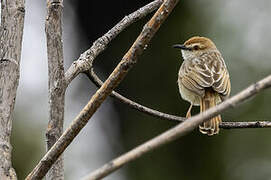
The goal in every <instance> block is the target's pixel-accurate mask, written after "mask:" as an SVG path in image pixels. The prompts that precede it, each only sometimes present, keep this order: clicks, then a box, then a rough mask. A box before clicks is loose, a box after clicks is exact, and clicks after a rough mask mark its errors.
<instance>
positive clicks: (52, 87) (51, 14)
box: [45, 0, 66, 180]
mask: <svg viewBox="0 0 271 180" xmlns="http://www.w3.org/2000/svg"><path fill="white" fill-rule="evenodd" d="M62 12H63V1H62V0H47V17H46V21H45V31H46V41H47V57H48V76H49V87H48V92H49V113H50V115H49V122H48V127H47V130H46V146H47V151H48V150H49V149H50V148H51V147H52V146H53V145H54V144H55V142H56V141H57V139H58V138H59V137H60V136H61V134H62V132H63V121H64V102H65V89H66V84H65V76H64V65H63V62H64V56H63V43H62V16H63V15H62V14H63V13H62ZM47 179H48V180H54V179H57V180H60V179H64V163H63V157H62V156H61V157H59V158H58V160H57V161H56V163H55V164H54V165H53V166H52V168H51V169H50V171H49V172H48V174H47Z"/></svg>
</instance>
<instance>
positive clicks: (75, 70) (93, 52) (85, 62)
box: [65, 0, 163, 86]
mask: <svg viewBox="0 0 271 180" xmlns="http://www.w3.org/2000/svg"><path fill="white" fill-rule="evenodd" d="M162 2H163V0H155V1H153V2H151V3H149V4H147V5H145V6H144V7H142V8H140V9H138V10H137V11H135V12H133V13H131V14H129V15H128V16H125V17H124V18H123V19H122V20H121V21H120V22H119V23H118V24H116V25H115V26H114V27H113V28H112V29H110V30H109V31H108V32H107V33H106V34H104V35H103V36H102V37H100V38H99V39H97V40H96V41H95V42H94V43H93V45H92V46H91V47H90V48H89V49H88V50H87V51H85V52H84V53H83V54H81V56H80V57H79V59H78V60H76V61H74V62H73V63H72V65H71V66H70V67H69V69H68V70H67V71H66V73H65V80H66V84H67V86H68V85H69V84H70V82H71V81H72V80H73V79H74V78H75V77H76V76H77V75H78V74H79V73H81V72H85V71H87V70H89V69H90V68H91V67H92V62H93V60H94V59H95V58H96V57H97V56H98V55H99V54H100V53H101V52H103V51H104V50H105V49H106V47H107V45H108V44H109V43H110V42H111V41H112V40H113V39H114V38H115V37H117V35H118V34H119V33H121V32H122V31H123V30H124V29H125V28H127V27H128V26H129V25H131V24H133V23H134V22H136V21H138V20H139V19H141V18H143V17H145V16H146V15H147V14H149V13H151V12H152V11H154V10H156V9H157V8H158V7H159V6H160V5H161V4H162Z"/></svg>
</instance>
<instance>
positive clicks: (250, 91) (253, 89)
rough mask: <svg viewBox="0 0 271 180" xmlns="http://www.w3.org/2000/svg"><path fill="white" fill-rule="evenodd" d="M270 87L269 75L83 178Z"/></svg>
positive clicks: (170, 138) (90, 178) (106, 171)
mask: <svg viewBox="0 0 271 180" xmlns="http://www.w3.org/2000/svg"><path fill="white" fill-rule="evenodd" d="M270 87H271V75H269V76H267V77H266V78H264V79H262V80H261V81H259V82H257V83H255V84H253V85H251V86H249V87H248V88H246V89H245V90H243V91H241V92H240V93H238V94H236V95H235V96H233V97H231V98H229V99H228V100H226V101H224V102H222V103H221V104H219V105H217V106H216V107H213V108H210V109H208V110H207V111H205V112H203V113H201V114H198V115H196V116H193V117H191V118H189V119H188V120H187V121H184V122H183V123H181V124H179V125H177V126H175V127H174V128H171V129H169V130H168V131H166V132H164V133H163V134H161V135H159V136H157V137H155V138H153V139H151V140H149V141H147V142H145V143H144V144H142V145H140V146H138V147H136V148H134V149H133V150H131V151H129V152H127V153H125V154H123V155H122V156H120V157H118V158H116V159H114V160H112V161H110V162H109V163H107V164H105V165H103V166H102V167H101V168H99V169H97V170H95V171H93V172H92V173H90V174H89V175H88V176H86V177H85V178H84V180H94V179H101V178H103V177H105V176H107V175H108V174H110V173H112V172H113V171H115V170H117V169H119V168H120V167H122V166H123V165H124V164H126V163H128V162H130V161H132V160H135V159H137V158H139V157H141V156H142V155H144V154H146V153H147V152H150V151H152V150H154V149H157V148H158V147H160V146H162V145H165V144H167V143H170V142H172V141H174V140H176V139H177V138H179V137H181V136H184V135H185V134H187V133H188V132H190V131H192V130H193V129H195V128H197V127H198V125H199V124H201V123H202V122H204V121H206V120H208V119H210V118H211V117H214V116H215V115H217V114H219V113H221V112H222V111H224V110H226V109H228V108H230V107H235V106H236V105H238V104H240V103H242V102H244V101H245V100H247V99H249V98H250V97H252V96H254V95H256V94H257V93H259V92H260V91H262V90H264V89H266V88H270Z"/></svg>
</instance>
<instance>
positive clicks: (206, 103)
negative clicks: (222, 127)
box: [199, 90, 222, 136]
mask: <svg viewBox="0 0 271 180" xmlns="http://www.w3.org/2000/svg"><path fill="white" fill-rule="evenodd" d="M217 96H219V95H218V94H217V93H215V92H214V91H210V90H207V91H206V92H205V96H204V97H203V98H202V99H201V101H200V112H203V111H206V110H207V109H209V108H211V107H214V106H216V102H217V98H219V97H217ZM221 122H222V120H221V116H220V115H217V116H215V117H213V118H212V119H210V120H208V121H205V122H204V123H202V124H201V125H200V126H199V131H200V132H201V133H202V134H207V135H208V136H212V135H215V134H218V133H219V124H220V123H221Z"/></svg>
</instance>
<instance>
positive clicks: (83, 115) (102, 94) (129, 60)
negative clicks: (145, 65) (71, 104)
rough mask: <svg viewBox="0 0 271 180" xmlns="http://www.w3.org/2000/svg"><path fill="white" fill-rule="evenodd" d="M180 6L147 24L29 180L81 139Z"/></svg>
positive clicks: (170, 0) (168, 0)
mask: <svg viewBox="0 0 271 180" xmlns="http://www.w3.org/2000/svg"><path fill="white" fill-rule="evenodd" d="M177 2H178V1H177V0H165V1H164V2H163V4H162V5H161V6H160V8H159V9H158V10H157V11H156V13H155V14H154V15H153V17H152V18H151V20H150V21H149V22H148V23H147V24H145V26H144V28H143V30H142V31H141V33H140V35H139V36H138V38H137V39H136V41H135V42H134V44H133V45H132V47H131V48H130V49H129V51H128V52H127V53H126V54H125V55H124V57H123V58H122V60H121V61H120V63H119V64H118V66H117V67H116V68H115V69H114V71H113V72H112V73H111V75H110V76H109V77H108V79H107V80H106V81H105V83H104V84H103V85H102V87H101V88H100V89H99V90H98V91H97V92H96V93H95V94H94V95H93V96H92V98H91V99H90V101H89V102H88V104H87V105H86V106H85V107H84V109H83V110H82V111H81V112H80V113H79V115H78V116H77V117H76V118H75V119H74V120H73V122H72V123H71V125H70V126H69V127H68V128H67V129H66V130H65V132H64V133H63V134H62V135H61V137H60V138H59V139H58V140H57V142H56V143H55V144H54V145H53V147H52V148H51V149H50V150H49V151H48V152H47V153H46V154H45V156H44V157H43V158H42V159H41V161H40V162H39V163H38V165H37V166H36V167H35V168H34V169H33V171H32V172H31V173H30V174H29V175H28V176H27V178H26V179H28V180H29V179H41V178H42V177H44V175H45V174H46V173H47V171H48V170H49V168H50V167H51V166H52V164H53V163H54V162H55V161H56V160H57V158H58V157H59V156H60V155H61V154H62V152H63V151H64V150H65V149H66V148H67V146H68V145H69V144H70V143H71V142H72V141H73V139H74V138H75V137H76V136H77V135H78V133H79V132H80V131H81V129H82V128H83V127H84V126H85V125H86V124H87V122H88V120H89V119H90V118H91V117H92V115H93V114H94V113H95V112H96V110H97V109H98V108H99V107H100V105H101V104H102V103H103V101H104V100H105V98H106V97H107V96H108V95H109V94H110V93H111V92H112V90H113V89H114V88H115V87H116V86H117V85H118V84H119V83H120V82H121V81H122V80H123V78H124V77H125V75H126V74H127V73H128V71H129V70H130V69H131V68H132V67H133V65H134V64H136V62H137V59H138V56H139V55H140V54H141V53H142V52H143V50H144V49H145V47H146V46H147V45H148V44H149V42H150V40H151V39H152V37H153V36H154V34H155V33H156V32H157V31H158V29H159V27H160V26H161V24H162V23H163V22H164V21H165V19H166V18H167V17H168V15H169V14H170V12H171V11H172V9H173V8H174V7H175V5H176V3H177Z"/></svg>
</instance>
